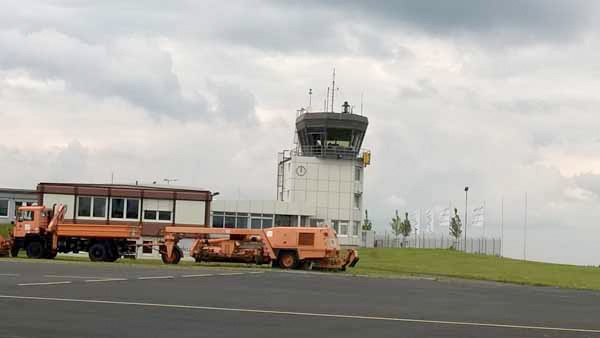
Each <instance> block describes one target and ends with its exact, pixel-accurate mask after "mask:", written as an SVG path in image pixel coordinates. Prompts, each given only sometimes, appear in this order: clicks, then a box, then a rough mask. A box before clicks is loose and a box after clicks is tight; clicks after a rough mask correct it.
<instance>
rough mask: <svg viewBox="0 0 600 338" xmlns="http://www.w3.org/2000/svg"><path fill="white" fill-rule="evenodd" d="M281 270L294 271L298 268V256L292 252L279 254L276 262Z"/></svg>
mask: <svg viewBox="0 0 600 338" xmlns="http://www.w3.org/2000/svg"><path fill="white" fill-rule="evenodd" d="M277 261H278V263H279V267H280V268H282V269H295V268H297V267H298V256H297V255H296V253H295V252H293V251H284V252H281V253H279V259H278V260H277Z"/></svg>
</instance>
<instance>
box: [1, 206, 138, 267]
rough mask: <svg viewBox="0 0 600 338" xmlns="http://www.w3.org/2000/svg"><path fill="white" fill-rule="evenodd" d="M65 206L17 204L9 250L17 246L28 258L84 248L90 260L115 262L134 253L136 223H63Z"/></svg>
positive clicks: (14, 250)
mask: <svg viewBox="0 0 600 338" xmlns="http://www.w3.org/2000/svg"><path fill="white" fill-rule="evenodd" d="M65 211H66V207H65V206H64V205H62V204H61V205H58V206H55V207H54V208H53V209H49V208H47V207H45V206H27V207H20V208H19V211H18V213H17V221H16V223H15V226H14V228H13V230H12V236H11V237H12V238H11V241H10V243H9V244H10V245H11V247H10V253H11V255H12V256H13V257H15V256H17V255H18V253H19V250H20V249H25V250H26V251H27V256H28V257H30V258H54V257H56V255H57V254H58V253H59V252H63V253H68V252H74V253H77V252H79V251H87V252H88V253H89V256H90V259H91V260H92V261H107V262H114V261H115V260H117V259H118V258H120V257H121V256H129V255H131V256H134V255H135V249H136V245H135V240H136V239H137V238H139V237H140V228H139V226H137V225H135V226H133V225H115V224H85V223H77V224H69V223H64V215H65Z"/></svg>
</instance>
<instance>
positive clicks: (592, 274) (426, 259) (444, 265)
mask: <svg viewBox="0 0 600 338" xmlns="http://www.w3.org/2000/svg"><path fill="white" fill-rule="evenodd" d="M359 255H360V262H358V264H357V265H356V267H355V268H354V269H349V270H350V273H353V274H367V275H378V276H398V275H405V276H407V275H408V276H443V277H456V278H466V279H479V280H490V281H498V282H509V283H518V284H529V285H544V286H558V287H563V288H575V289H595V290H600V268H598V267H583V266H575V265H564V264H549V263H537V262H524V261H521V260H516V259H508V258H499V257H493V256H483V255H473V254H465V253H463V252H458V251H452V250H431V249H360V250H359Z"/></svg>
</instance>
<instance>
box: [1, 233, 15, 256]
mask: <svg viewBox="0 0 600 338" xmlns="http://www.w3.org/2000/svg"><path fill="white" fill-rule="evenodd" d="M11 247H12V241H10V240H8V239H4V237H2V236H1V235H0V256H6V255H8V252H9V250H10V248H11Z"/></svg>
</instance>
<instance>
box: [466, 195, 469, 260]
mask: <svg viewBox="0 0 600 338" xmlns="http://www.w3.org/2000/svg"><path fill="white" fill-rule="evenodd" d="M468 210H469V187H468V186H467V187H465V252H467V215H468Z"/></svg>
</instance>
